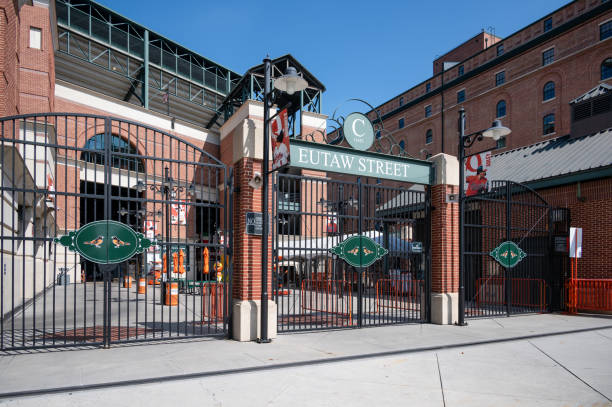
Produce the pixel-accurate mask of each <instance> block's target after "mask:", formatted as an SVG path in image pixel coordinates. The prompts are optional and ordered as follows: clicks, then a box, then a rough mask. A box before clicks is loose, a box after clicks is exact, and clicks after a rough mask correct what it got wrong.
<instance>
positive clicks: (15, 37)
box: [0, 0, 19, 117]
mask: <svg viewBox="0 0 612 407" xmlns="http://www.w3.org/2000/svg"><path fill="white" fill-rule="evenodd" d="M18 42H19V15H18V14H17V1H13V0H0V117H3V116H11V115H15V114H18V113H19V107H18V103H17V100H18V98H17V84H18V83H19V54H18V49H17V44H18Z"/></svg>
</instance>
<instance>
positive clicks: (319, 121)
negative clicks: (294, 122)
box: [302, 112, 327, 129]
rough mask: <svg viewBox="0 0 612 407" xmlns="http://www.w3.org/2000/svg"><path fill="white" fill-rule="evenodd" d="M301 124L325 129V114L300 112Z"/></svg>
mask: <svg viewBox="0 0 612 407" xmlns="http://www.w3.org/2000/svg"><path fill="white" fill-rule="evenodd" d="M302 126H308V127H314V128H315V129H326V128H327V116H325V115H322V114H319V113H312V112H302Z"/></svg>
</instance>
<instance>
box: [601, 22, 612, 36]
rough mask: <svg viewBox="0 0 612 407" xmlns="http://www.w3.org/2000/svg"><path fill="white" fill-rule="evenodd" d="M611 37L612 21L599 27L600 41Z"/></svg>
mask: <svg viewBox="0 0 612 407" xmlns="http://www.w3.org/2000/svg"><path fill="white" fill-rule="evenodd" d="M609 37H612V20H610V21H608V22H607V23H603V24H602V25H600V26H599V40H600V41H603V40H605V39H606V38H609Z"/></svg>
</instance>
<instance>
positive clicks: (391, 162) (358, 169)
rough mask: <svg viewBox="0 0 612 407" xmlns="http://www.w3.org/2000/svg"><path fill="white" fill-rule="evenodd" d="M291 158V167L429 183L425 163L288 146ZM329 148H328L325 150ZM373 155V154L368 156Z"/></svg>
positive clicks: (427, 168) (428, 169) (427, 166)
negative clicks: (292, 165)
mask: <svg viewBox="0 0 612 407" xmlns="http://www.w3.org/2000/svg"><path fill="white" fill-rule="evenodd" d="M291 148H292V150H293V152H292V153H291V155H292V156H293V157H297V158H298V160H297V162H296V163H295V164H294V165H296V166H298V167H301V168H310V169H315V170H320V171H331V172H341V173H346V174H353V175H358V176H359V175H363V176H367V177H377V178H387V179H395V180H401V181H406V182H416V183H421V184H429V181H430V180H429V173H430V166H429V164H427V163H423V164H420V163H419V162H416V163H413V162H404V161H406V160H405V159H402V158H397V157H392V156H390V157H389V158H386V157H385V156H382V155H381V157H380V158H378V157H376V156H374V157H372V156H370V157H368V156H365V157H364V156H363V155H365V154H364V153H352V152H350V150H349V151H348V152H344V150H345V149H341V150H342V151H325V150H324V149H323V148H317V147H310V146H308V147H305V146H301V145H297V146H296V145H294V144H292V145H291ZM327 148H328V149H330V147H327ZM371 155H376V154H371Z"/></svg>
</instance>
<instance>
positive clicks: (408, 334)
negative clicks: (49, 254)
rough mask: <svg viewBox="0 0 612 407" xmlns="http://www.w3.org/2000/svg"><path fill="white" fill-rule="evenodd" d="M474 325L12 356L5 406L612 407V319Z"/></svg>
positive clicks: (5, 365) (3, 374) (0, 371)
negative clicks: (347, 406)
mask: <svg viewBox="0 0 612 407" xmlns="http://www.w3.org/2000/svg"><path fill="white" fill-rule="evenodd" d="M469 323H470V324H469V325H468V326H467V327H456V326H438V325H402V326H391V327H382V328H368V329H361V330H344V331H328V332H316V333H306V334H292V335H282V336H279V338H277V339H276V340H275V341H274V342H272V343H271V344H265V345H260V344H256V343H238V342H234V341H228V340H218V339H208V340H204V341H191V342H187V343H177V342H171V343H156V344H146V345H134V346H121V347H116V348H112V349H84V350H69V351H41V352H37V353H26V354H12V355H5V356H0V393H1V394H0V404H2V405H4V404H6V405H19V406H40V405H46V406H72V405H74V406H88V405H91V406H94V405H113V406H123V405H125V406H128V405H129V406H138V405H143V406H144V405H151V406H156V405H177V404H178V405H181V406H189V405H198V406H241V407H244V406H247V405H248V406H275V405H278V406H285V405H291V406H292V407H295V406H307V405H316V406H327V405H329V406H338V405H351V406H362V405H363V406H369V407H372V406H388V405H400V404H401V405H418V406H429V405H432V406H612V402H611V399H612V351H611V349H612V318H605V317H584V316H581V317H573V316H566V315H556V314H547V315H530V316H521V317H511V318H500V319H482V320H471V321H469ZM58 388H64V389H58ZM49 391H53V393H52V394H49ZM22 392H25V393H29V395H26V396H23V395H22V394H16V393H22Z"/></svg>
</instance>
